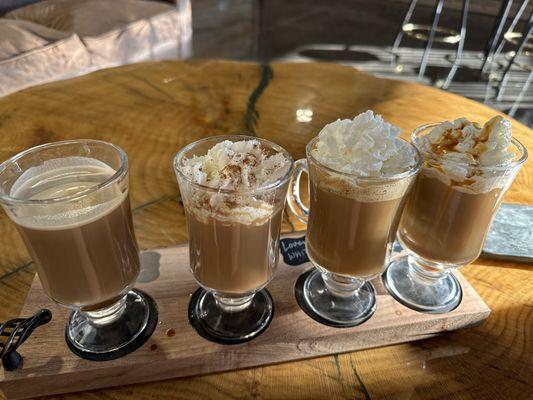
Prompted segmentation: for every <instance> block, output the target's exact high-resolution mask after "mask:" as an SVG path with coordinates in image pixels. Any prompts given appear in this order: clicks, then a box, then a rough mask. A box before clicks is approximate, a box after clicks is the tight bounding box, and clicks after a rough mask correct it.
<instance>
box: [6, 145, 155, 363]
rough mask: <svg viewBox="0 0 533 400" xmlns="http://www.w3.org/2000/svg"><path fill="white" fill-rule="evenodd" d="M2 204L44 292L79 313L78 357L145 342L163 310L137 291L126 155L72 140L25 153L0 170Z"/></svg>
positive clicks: (75, 320)
mask: <svg viewBox="0 0 533 400" xmlns="http://www.w3.org/2000/svg"><path fill="white" fill-rule="evenodd" d="M0 202H1V204H2V206H3V208H4V210H5V212H6V214H7V215H8V217H9V218H10V219H11V220H12V221H13V222H14V223H15V225H16V226H17V229H18V231H19V233H20V235H21V237H22V239H23V241H24V243H25V245H26V247H27V249H28V252H29V253H30V255H31V258H32V259H33V262H34V264H35V267H36V269H37V273H38V275H39V278H40V280H41V283H42V287H43V290H44V292H45V293H46V294H47V295H48V296H49V297H50V298H51V299H52V300H54V301H55V302H56V303H58V304H60V305H62V306H65V307H68V308H71V309H73V310H74V311H73V312H72V313H71V315H70V318H69V320H68V324H67V328H66V340H67V344H68V345H69V347H70V348H71V350H72V351H73V352H74V353H76V354H78V355H80V356H81V357H84V358H89V359H111V358H116V357H119V356H121V355H124V354H126V353H128V352H130V351H133V350H134V349H135V348H136V347H138V346H139V345H140V344H142V342H143V341H144V340H146V333H147V331H149V330H150V329H152V330H153V326H149V325H150V321H154V320H155V319H154V318H157V310H156V309H155V307H154V308H152V307H153V304H152V303H151V300H150V299H149V297H148V296H146V295H145V294H144V293H142V292H139V291H137V290H132V287H133V285H134V283H135V280H136V278H137V275H138V274H139V271H140V261H139V249H138V246H137V242H136V239H135V234H134V231H133V224H132V217H131V210H130V201H129V196H128V158H127V156H126V154H125V153H124V151H123V150H122V149H120V148H119V147H117V146H115V145H113V144H111V143H106V142H102V141H98V140H70V141H63V142H56V143H49V144H44V145H41V146H37V147H33V148H31V149H29V150H26V151H23V152H22V153H19V154H17V155H15V156H14V157H12V158H10V159H9V160H7V161H5V162H4V163H2V165H0ZM154 314H155V315H154ZM149 333H151V331H150V332H149Z"/></svg>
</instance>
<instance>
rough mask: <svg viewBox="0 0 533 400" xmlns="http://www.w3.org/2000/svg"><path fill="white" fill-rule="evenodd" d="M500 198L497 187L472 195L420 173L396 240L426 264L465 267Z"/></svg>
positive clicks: (479, 244) (477, 251)
mask: <svg viewBox="0 0 533 400" xmlns="http://www.w3.org/2000/svg"><path fill="white" fill-rule="evenodd" d="M501 197H502V189H501V188H494V189H492V190H490V191H488V192H485V193H473V192H469V191H468V189H467V188H466V187H462V186H451V185H449V184H447V183H445V182H442V181H441V180H440V179H438V178H435V177H429V176H427V175H424V173H421V174H420V175H419V176H418V178H417V180H416V182H415V184H414V186H413V189H412V191H411V194H410V196H409V199H408V201H407V204H406V206H405V209H404V212H403V217H402V219H401V223H400V229H399V231H398V237H399V239H400V241H401V242H402V244H403V245H404V247H406V248H408V249H409V250H411V251H413V252H414V253H416V254H417V255H418V256H420V257H423V258H424V259H426V260H428V261H433V262H437V263H441V264H453V265H463V264H468V263H470V262H472V261H473V260H475V259H476V258H477V257H478V256H479V254H480V253H481V249H482V246H483V242H484V240H485V236H486V235H487V232H488V228H489V226H490V224H491V222H492V218H493V216H494V214H495V212H496V210H497V208H498V206H499V204H500V201H501Z"/></svg>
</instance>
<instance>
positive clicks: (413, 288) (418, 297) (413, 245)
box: [383, 124, 527, 313]
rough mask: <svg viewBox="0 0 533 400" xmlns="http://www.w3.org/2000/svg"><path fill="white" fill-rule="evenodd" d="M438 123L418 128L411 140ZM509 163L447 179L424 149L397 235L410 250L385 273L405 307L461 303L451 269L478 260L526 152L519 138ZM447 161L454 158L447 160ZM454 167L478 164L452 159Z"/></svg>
mask: <svg viewBox="0 0 533 400" xmlns="http://www.w3.org/2000/svg"><path fill="white" fill-rule="evenodd" d="M437 125H439V124H427V125H423V126H421V127H419V128H417V129H415V130H414V131H413V133H412V142H413V143H414V145H415V146H417V147H418V144H419V142H420V138H421V137H422V136H424V135H426V134H428V133H429V132H430V131H431V130H432V129H433V128H434V127H435V126H437ZM509 150H510V151H511V152H513V153H514V154H515V155H514V158H513V160H512V162H510V163H508V164H501V165H494V166H481V167H480V166H477V165H476V166H475V171H476V173H475V174H474V175H473V176H472V178H470V179H467V180H465V181H464V182H454V181H450V180H449V179H447V180H446V179H445V178H443V174H442V173H440V172H439V171H444V169H443V168H442V164H443V161H442V159H440V158H439V156H436V155H434V154H427V153H425V152H424V151H423V150H422V149H419V151H420V153H421V155H422V158H423V166H422V168H421V172H420V174H419V175H418V177H417V179H416V181H415V184H414V186H413V189H412V190H411V193H410V195H409V198H408V200H407V203H406V206H405V209H404V212H403V215H402V219H401V222H400V226H399V229H398V240H399V241H400V243H401V245H402V246H403V247H404V248H405V249H406V250H407V251H408V255H407V256H404V257H398V258H396V259H395V260H393V261H392V262H391V264H390V265H389V267H388V268H387V270H386V272H385V274H384V275H383V281H384V283H385V286H386V287H387V289H388V291H389V292H390V294H391V295H392V296H393V297H394V298H395V299H396V300H398V301H399V302H400V303H402V304H404V305H405V306H407V307H409V308H412V309H414V310H417V311H421V312H428V313H445V312H448V311H450V310H453V309H454V308H455V307H457V306H458V305H459V303H460V302H461V298H462V290H461V286H460V284H459V282H458V281H457V279H456V278H455V277H454V276H453V274H452V273H451V271H453V270H454V269H455V268H459V267H462V266H463V265H467V264H469V263H471V262H473V261H474V260H476V259H477V258H478V257H479V255H480V253H481V250H482V248H483V242H484V241H485V237H486V235H487V232H488V230H489V227H490V225H491V222H492V219H493V217H494V215H495V214H496V211H497V210H498V208H499V206H500V202H501V200H502V198H503V195H504V194H505V192H506V191H507V189H508V188H509V186H510V185H511V183H512V182H513V180H514V178H515V176H516V174H517V173H518V170H519V169H520V166H521V165H522V164H523V163H524V161H525V160H526V158H527V151H526V149H525V148H524V146H523V145H522V144H521V143H520V142H519V141H518V140H516V139H514V138H513V139H512V142H511V146H510V148H509ZM446 163H447V165H449V164H450V163H452V162H451V161H450V160H447V161H446ZM452 164H453V166H454V167H455V168H458V169H468V168H471V167H474V166H473V165H467V164H463V163H459V162H456V163H452Z"/></svg>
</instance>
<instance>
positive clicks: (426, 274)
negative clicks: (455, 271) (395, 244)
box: [407, 254, 450, 285]
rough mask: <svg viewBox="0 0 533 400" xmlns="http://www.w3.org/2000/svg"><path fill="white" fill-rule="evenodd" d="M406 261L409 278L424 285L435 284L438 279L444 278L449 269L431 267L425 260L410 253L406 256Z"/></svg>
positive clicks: (447, 274)
mask: <svg viewBox="0 0 533 400" xmlns="http://www.w3.org/2000/svg"><path fill="white" fill-rule="evenodd" d="M407 262H408V264H409V276H410V277H411V279H414V280H417V281H419V282H421V283H424V284H426V285H437V284H438V283H439V281H441V280H443V279H446V278H447V277H448V276H449V274H450V270H449V269H442V268H438V267H432V266H431V265H429V264H428V262H427V261H426V262H424V261H422V260H420V259H418V258H417V257H415V256H413V255H412V254H410V255H408V256H407Z"/></svg>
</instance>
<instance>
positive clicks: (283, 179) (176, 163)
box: [172, 135, 294, 195]
mask: <svg viewBox="0 0 533 400" xmlns="http://www.w3.org/2000/svg"><path fill="white" fill-rule="evenodd" d="M217 139H218V140H219V141H218V142H217V143H220V142H222V141H224V140H229V139H239V140H258V141H259V142H262V143H264V144H267V145H269V146H270V147H272V148H273V149H274V150H276V151H279V152H280V153H282V154H283V155H284V156H285V157H286V158H287V159H288V160H289V169H288V170H287V172H286V173H285V175H283V176H282V177H281V178H279V179H277V180H276V181H274V182H271V183H269V184H267V185H264V186H259V187H257V188H255V189H247V190H235V189H222V188H214V187H212V186H208V185H204V184H201V183H198V182H195V181H194V180H192V179H191V178H190V177H189V176H187V175H186V174H185V173H184V172H183V171H182V169H181V165H180V163H181V161H182V160H183V158H184V155H185V153H187V152H188V151H190V150H191V149H193V148H194V147H196V146H198V145H201V144H203V143H206V142H209V141H212V140H217ZM172 164H173V167H174V171H176V172H177V173H178V174H179V176H180V177H181V178H183V179H184V180H185V181H186V182H187V183H188V184H190V185H191V186H193V187H196V188H199V189H202V190H205V191H208V192H212V193H223V194H233V195H235V194H237V195H241V194H242V195H247V194H256V193H260V192H264V191H268V190H270V189H275V188H277V187H279V186H281V185H282V184H284V183H285V182H287V181H288V180H289V178H290V177H291V175H292V171H293V169H294V159H293V158H292V156H291V154H290V153H289V152H288V151H287V150H285V149H284V148H283V147H282V146H280V145H279V144H277V143H274V142H272V141H270V140H268V139H264V138H260V137H257V136H250V135H215V136H208V137H205V138H202V139H199V140H195V141H194V142H192V143H189V144H188V145H186V146H184V147H183V148H181V150H179V151H178V152H177V153H176V155H175V156H174V161H173V163H172Z"/></svg>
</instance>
